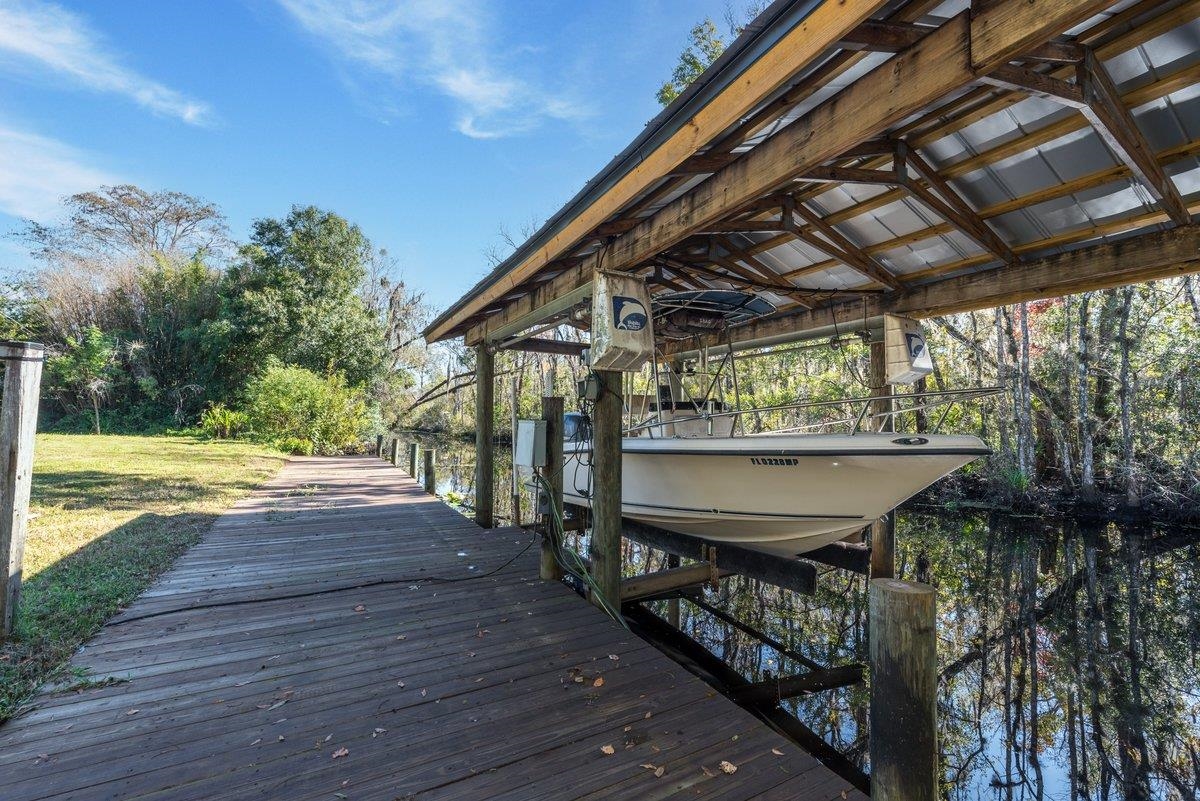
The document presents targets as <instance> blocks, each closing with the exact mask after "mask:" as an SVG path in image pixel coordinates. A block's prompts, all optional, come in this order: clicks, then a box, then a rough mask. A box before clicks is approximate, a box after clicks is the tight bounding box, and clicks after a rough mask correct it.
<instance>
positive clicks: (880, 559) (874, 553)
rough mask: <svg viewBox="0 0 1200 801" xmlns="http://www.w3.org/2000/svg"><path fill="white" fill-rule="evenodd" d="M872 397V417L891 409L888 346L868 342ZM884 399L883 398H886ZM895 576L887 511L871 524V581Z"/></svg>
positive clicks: (884, 421) (884, 427) (891, 517)
mask: <svg viewBox="0 0 1200 801" xmlns="http://www.w3.org/2000/svg"><path fill="white" fill-rule="evenodd" d="M870 383H871V396H872V397H877V398H880V400H877V401H873V402H872V404H871V414H872V415H877V414H887V413H888V412H890V411H891V410H892V401H891V397H890V396H891V394H892V388H891V386H890V385H889V384H888V383H887V347H886V346H885V344H884V341H883V340H882V339H880V340H879V341H878V342H872V343H871V374H870ZM885 396H886V397H885ZM872 422H873V426H872V428H873V430H875V431H894V430H895V418H893V417H892V416H890V415H888V416H886V417H878V418H876V417H872ZM894 575H896V515H895V513H894V512H888V513H887V514H885V515H884V516H883V517H881V518H879V519H878V520H876V521H875V522H874V523H872V524H871V578H891V577H892V576H894Z"/></svg>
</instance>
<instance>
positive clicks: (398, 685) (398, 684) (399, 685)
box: [396, 681, 404, 687]
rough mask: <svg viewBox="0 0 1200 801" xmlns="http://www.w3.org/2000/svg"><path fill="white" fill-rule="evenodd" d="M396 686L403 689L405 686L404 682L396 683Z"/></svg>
mask: <svg viewBox="0 0 1200 801" xmlns="http://www.w3.org/2000/svg"><path fill="white" fill-rule="evenodd" d="M396 686H397V687H403V686H404V682H402V681H398V682H396Z"/></svg>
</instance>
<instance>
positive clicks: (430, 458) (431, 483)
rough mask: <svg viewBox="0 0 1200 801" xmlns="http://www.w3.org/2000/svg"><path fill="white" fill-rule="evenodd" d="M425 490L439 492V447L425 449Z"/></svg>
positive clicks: (431, 492) (432, 493)
mask: <svg viewBox="0 0 1200 801" xmlns="http://www.w3.org/2000/svg"><path fill="white" fill-rule="evenodd" d="M424 481H425V491H426V492H428V493H429V494H430V495H436V494H437V448H426V449H425V476H424Z"/></svg>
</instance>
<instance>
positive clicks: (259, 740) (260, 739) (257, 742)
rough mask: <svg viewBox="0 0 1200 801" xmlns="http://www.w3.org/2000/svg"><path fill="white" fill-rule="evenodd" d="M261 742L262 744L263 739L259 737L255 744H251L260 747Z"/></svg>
mask: <svg viewBox="0 0 1200 801" xmlns="http://www.w3.org/2000/svg"><path fill="white" fill-rule="evenodd" d="M261 742H262V738H261V737H259V738H258V739H257V740H255V741H254V742H252V743H250V745H258V744H259V743H261Z"/></svg>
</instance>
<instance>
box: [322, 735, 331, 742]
mask: <svg viewBox="0 0 1200 801" xmlns="http://www.w3.org/2000/svg"><path fill="white" fill-rule="evenodd" d="M332 739H333V735H332V734H326V735H325V739H324V740H323V741H322V742H326V743H327V742H329V741H330V740H332Z"/></svg>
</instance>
